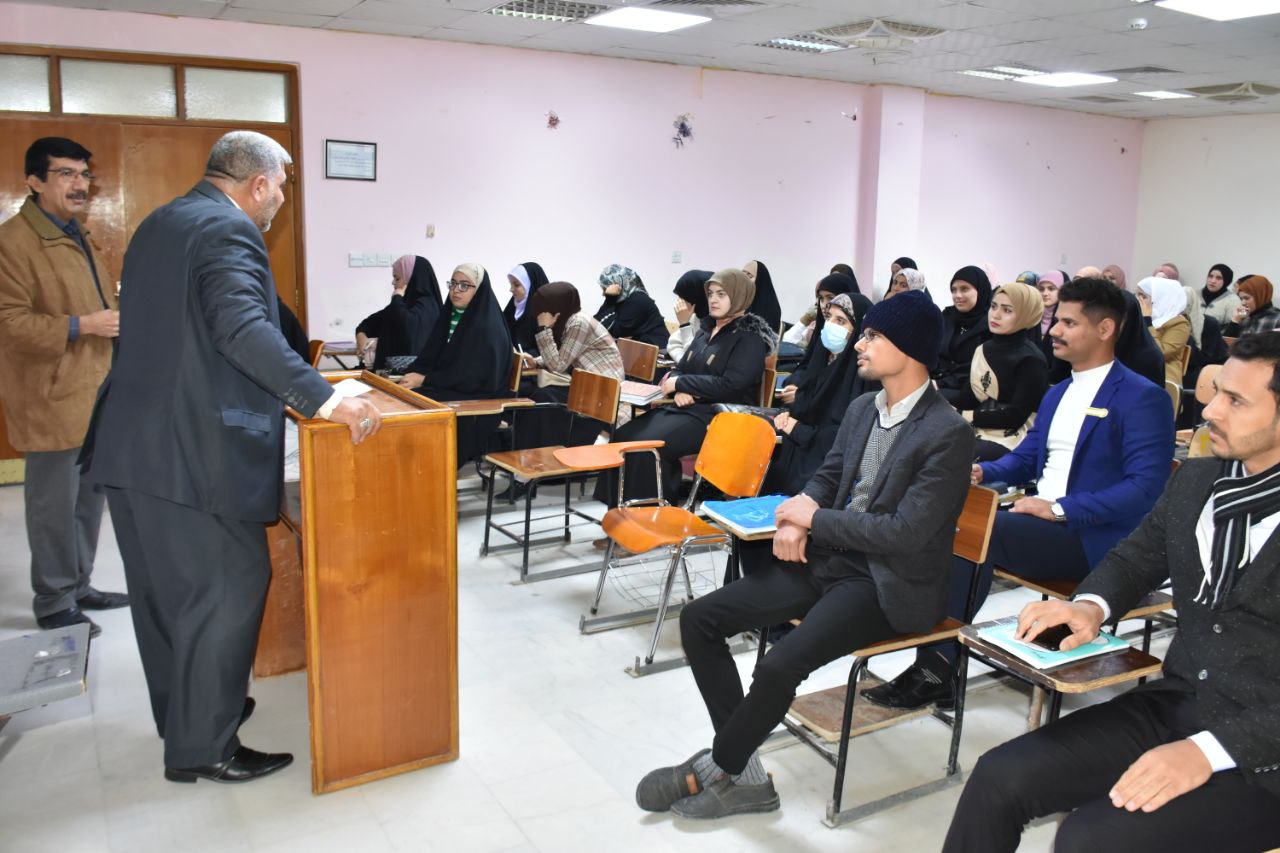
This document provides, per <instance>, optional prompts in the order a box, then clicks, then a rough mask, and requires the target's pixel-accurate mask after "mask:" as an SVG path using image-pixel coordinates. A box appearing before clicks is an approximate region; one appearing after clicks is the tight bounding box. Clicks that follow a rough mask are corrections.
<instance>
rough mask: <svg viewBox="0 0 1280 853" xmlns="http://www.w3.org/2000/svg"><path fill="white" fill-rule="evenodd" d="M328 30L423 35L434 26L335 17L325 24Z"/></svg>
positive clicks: (390, 34) (391, 34)
mask: <svg viewBox="0 0 1280 853" xmlns="http://www.w3.org/2000/svg"><path fill="white" fill-rule="evenodd" d="M324 29H326V30H345V31H347V32H352V33H376V34H378V35H385V36H421V35H425V34H426V33H429V32H431V30H432V29H434V27H429V26H425V25H423V24H396V23H392V22H390V21H364V20H359V19H356V18H346V17H343V18H334V19H333V20H331V21H330V22H329V23H327V24H325V26H324Z"/></svg>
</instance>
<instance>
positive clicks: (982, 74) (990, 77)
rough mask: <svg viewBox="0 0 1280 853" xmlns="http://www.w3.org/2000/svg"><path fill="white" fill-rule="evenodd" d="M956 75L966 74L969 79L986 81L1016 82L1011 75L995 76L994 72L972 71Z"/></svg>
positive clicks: (958, 72)
mask: <svg viewBox="0 0 1280 853" xmlns="http://www.w3.org/2000/svg"><path fill="white" fill-rule="evenodd" d="M956 73H957V74H967V75H969V76H970V77H983V78H985V79H987V80H1016V79H1017V78H1016V77H1014V76H1013V75H1012V74H997V73H996V72H995V71H980V70H977V69H974V70H972V71H957V72H956Z"/></svg>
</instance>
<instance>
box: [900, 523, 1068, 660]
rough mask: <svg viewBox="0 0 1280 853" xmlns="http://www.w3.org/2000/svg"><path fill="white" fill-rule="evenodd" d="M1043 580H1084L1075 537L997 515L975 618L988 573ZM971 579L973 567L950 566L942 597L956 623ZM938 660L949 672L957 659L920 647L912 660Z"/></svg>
mask: <svg viewBox="0 0 1280 853" xmlns="http://www.w3.org/2000/svg"><path fill="white" fill-rule="evenodd" d="M993 566H999V567H1000V568H1002V569H1006V570H1007V571H1010V572H1013V573H1014V574H1018V575H1022V576H1023V577H1026V578H1040V579H1044V580H1084V577H1085V575H1087V574H1089V558H1088V557H1086V556H1085V553H1084V546H1083V545H1081V544H1080V537H1079V536H1077V535H1076V534H1074V533H1072V532H1071V531H1070V530H1068V529H1067V525H1066V524H1063V523H1062V522H1057V521H1045V520H1044V519H1043V518H1036V517H1035V516H1034V515H1024V514H1022V513H1017V512H999V513H996V523H995V527H994V529H993V530H992V532H991V547H990V549H988V551H987V561H986V562H985V563H983V564H982V567H981V569H980V570H979V575H978V589H977V598H976V599H974V604H975V610H974V612H975V613H976V612H977V611H978V610H980V609H981V608H982V604H983V602H985V601H986V600H987V595H988V594H990V592H991V580H992V577H993V575H992V567H993ZM972 577H973V563H970V562H969V561H968V560H962V559H960V558H959V557H954V558H952V561H951V586H950V589H949V592H948V594H947V596H948V597H947V615H948V616H951V617H953V618H955V619H967V618H968V617H969V615H970V614H967V613H965V609H966V605H967V603H968V596H969V581H970V579H971V578H972ZM935 653H936V654H941V655H942V656H943V657H945V658H946V659H947V661H949V662H950V663H951V664H952V665H953V666H954V665H955V662H956V660H957V659H958V658H959V654H960V653H959V649H958V648H957V647H956V644H955V643H954V642H951V641H947V642H944V643H934V644H933V645H930V646H921V647H920V648H919V650H918V651H917V652H916V660H917V661H920V662H925V661H928V660H929V659H930V657H931V655H932V654H935Z"/></svg>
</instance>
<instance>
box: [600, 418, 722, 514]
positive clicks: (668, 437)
mask: <svg viewBox="0 0 1280 853" xmlns="http://www.w3.org/2000/svg"><path fill="white" fill-rule="evenodd" d="M706 436H707V425H706V424H705V423H704V422H703V421H702V419H701V418H699V417H698V416H697V415H693V414H690V413H688V412H682V411H680V410H679V409H677V408H676V407H675V406H664V407H662V408H660V409H655V410H653V411H652V412H647V413H646V414H643V415H641V416H640V417H638V418H636V419H635V420H633V421H631V422H629V423H627V424H625V425H623V426H622V427H620V428H618V430H617V431H616V432H614V434H613V440H614V441H641V440H644V439H661V440H662V441H665V442H666V444H665V445H663V446H662V447H661V448H659V449H658V457H659V458H660V459H661V460H662V462H661V466H662V496H663V497H664V498H666V499H667V500H668V501H670V502H672V503H678V502H679V496H680V459H681V457H684V456H693V455H696V454H697V452H698V451H699V450H701V449H702V440H703V439H704V438H706ZM626 466H627V469H626V489H627V493H626V495H625V496H624V497H625V499H626V500H629V501H631V500H636V499H637V498H653V497H657V495H658V485H657V480H656V479H654V476H653V455H652V454H650V453H633V454H630V455H629V456H628V457H627V461H626ZM595 499H596V500H598V501H600V502H601V503H602V504H606V505H608V506H617V503H618V474H617V472H616V471H608V472H606V473H605V474H603V475H601V476H600V477H598V478H597V479H596V491H595Z"/></svg>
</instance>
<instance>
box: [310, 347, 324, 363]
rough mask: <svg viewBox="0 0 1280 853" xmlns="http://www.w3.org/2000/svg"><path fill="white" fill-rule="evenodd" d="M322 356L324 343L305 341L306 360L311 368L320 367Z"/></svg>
mask: <svg viewBox="0 0 1280 853" xmlns="http://www.w3.org/2000/svg"><path fill="white" fill-rule="evenodd" d="M323 355H324V341H307V358H308V360H309V361H310V362H311V366H312V367H319V366H320V358H321V356H323Z"/></svg>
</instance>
